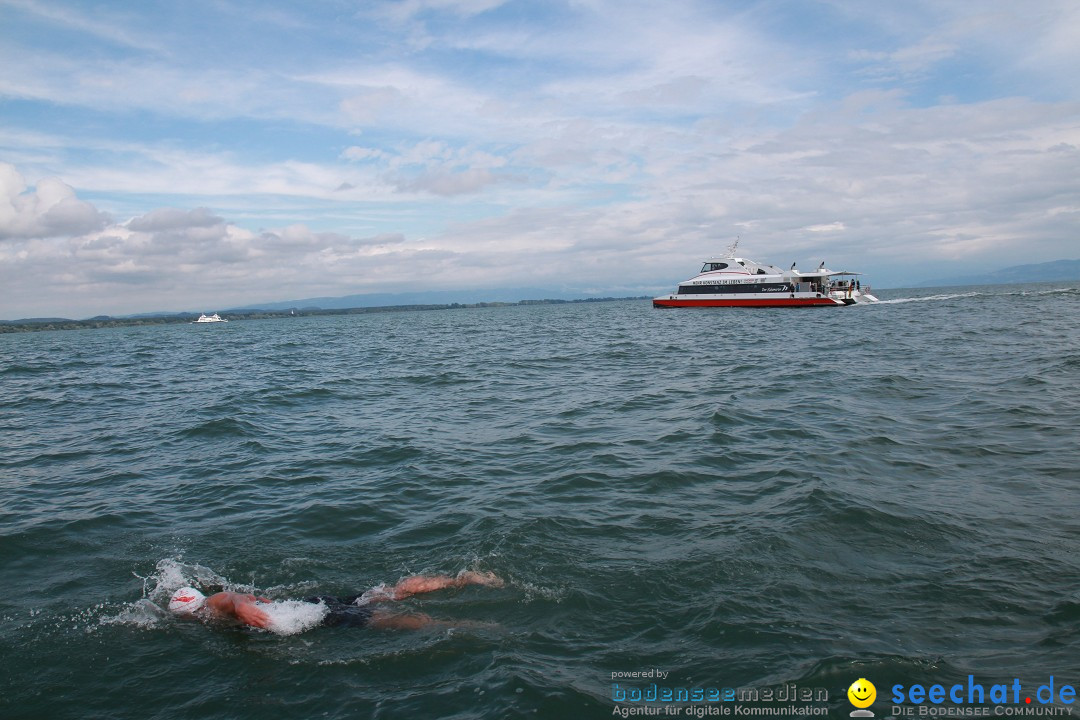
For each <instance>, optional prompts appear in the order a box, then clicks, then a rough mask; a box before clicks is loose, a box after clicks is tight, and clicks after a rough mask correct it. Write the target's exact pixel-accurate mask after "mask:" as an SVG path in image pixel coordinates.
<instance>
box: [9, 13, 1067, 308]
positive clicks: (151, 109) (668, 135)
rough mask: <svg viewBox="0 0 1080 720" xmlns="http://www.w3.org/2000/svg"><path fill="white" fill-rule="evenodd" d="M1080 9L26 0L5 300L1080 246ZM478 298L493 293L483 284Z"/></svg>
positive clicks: (955, 256)
mask: <svg viewBox="0 0 1080 720" xmlns="http://www.w3.org/2000/svg"><path fill="white" fill-rule="evenodd" d="M1078 38H1080V3H1077V2H1075V0H1032V1H1031V2H1025V3H1017V2H1015V0H980V1H979V2H968V1H964V2H954V1H950V0H905V1H904V2H863V1H861V0H821V1H818V2H815V1H814V0H760V1H756V2H755V1H750V0H711V1H706V0H664V2H656V1H655V0H644V1H642V2H638V1H637V0H550V1H547V0H528V1H522V0H395V1H393V2H389V1H379V0H363V1H355V2H345V1H343V0H342V1H339V2H335V1H333V0H330V1H327V2H319V3H293V2H274V1H273V0H259V1H258V2H254V1H252V2H246V1H234V0H192V1H191V2H175V1H169V2H164V1H161V2H158V1H148V2H139V3H101V2H92V3H91V2H85V3H84V2H74V1H73V2H52V1H49V0H0V318H8V319H11V318H19V317H35V316H37V317H40V316H64V317H88V316H91V315H95V314H99V313H107V314H125V313H137V312H143V311H157V310H195V311H202V310H206V311H210V310H215V309H219V308H225V307H230V306H236V305H239V304H244V303H254V302H260V301H271V300H288V299H296V298H304V297H312V296H324V295H344V294H352V293H366V292H402V291H416V290H426V289H465V288H468V289H478V290H483V289H492V288H505V287H540V288H552V289H558V290H566V291H584V292H596V293H600V294H604V295H611V294H651V293H659V292H661V291H667V290H670V289H671V287H672V286H673V284H674V283H675V282H676V281H678V280H680V279H685V278H686V277H688V276H689V275H692V274H693V272H694V271H695V270H696V269H697V268H698V267H700V261H701V260H702V259H704V258H705V257H706V256H708V255H711V254H714V253H717V252H719V251H722V250H723V249H725V248H726V247H727V246H728V245H729V244H730V242H731V241H732V240H733V239H734V238H735V237H736V236H741V238H742V240H741V244H740V249H741V250H742V251H743V252H744V254H746V255H747V256H750V257H754V258H757V259H760V260H764V261H769V262H774V263H776V264H779V265H787V264H790V262H792V261H796V260H797V261H799V263H800V264H801V265H805V266H816V265H817V263H818V262H820V261H821V260H827V261H828V264H829V266H830V267H833V268H840V267H847V268H850V269H857V270H862V271H864V272H866V273H868V277H869V280H870V282H871V283H872V284H875V285H878V286H893V287H896V286H903V285H904V284H905V283H914V282H918V281H921V280H926V279H931V278H935V277H942V276H949V275H958V274H966V273H969V272H975V271H982V270H987V269H995V268H998V267H1003V266H1008V265H1014V264H1020V263H1027V262H1045V261H1049V260H1057V259H1061V258H1076V257H1080V238H1078V226H1080V223H1078V219H1080V149H1078V148H1080V81H1078V80H1077V68H1080V41H1078ZM480 299H482V298H480Z"/></svg>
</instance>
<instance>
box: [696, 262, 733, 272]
mask: <svg viewBox="0 0 1080 720" xmlns="http://www.w3.org/2000/svg"><path fill="white" fill-rule="evenodd" d="M727 266H728V264H727V263H705V265H704V266H703V267H702V268H701V272H711V271H712V270H724V269H726V268H727Z"/></svg>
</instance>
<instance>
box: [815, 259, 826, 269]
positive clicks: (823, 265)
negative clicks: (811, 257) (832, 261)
mask: <svg viewBox="0 0 1080 720" xmlns="http://www.w3.org/2000/svg"><path fill="white" fill-rule="evenodd" d="M817 269H818V270H824V269H825V261H824V260H822V261H821V264H820V265H818V266H817Z"/></svg>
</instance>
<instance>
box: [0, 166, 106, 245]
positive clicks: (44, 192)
mask: <svg viewBox="0 0 1080 720" xmlns="http://www.w3.org/2000/svg"><path fill="white" fill-rule="evenodd" d="M105 222H106V217H105V216H104V215H103V214H102V213H99V212H98V211H97V210H96V209H95V208H94V207H93V206H92V205H90V204H89V203H85V202H82V201H81V200H79V199H78V198H76V197H75V191H74V190H73V189H72V188H71V187H70V186H69V185H66V184H65V183H63V182H61V181H60V180H58V179H56V178H46V179H44V180H41V181H39V182H38V184H37V187H36V188H34V190H33V191H29V192H28V191H27V188H26V181H25V180H24V178H23V176H22V175H21V174H20V173H19V172H18V170H16V169H15V167H14V166H13V165H9V164H8V163H0V240H7V239H12V238H34V237H59V236H62V235H75V234H80V233H84V232H88V231H91V230H96V229H98V228H100V227H102V226H103V225H104V223H105Z"/></svg>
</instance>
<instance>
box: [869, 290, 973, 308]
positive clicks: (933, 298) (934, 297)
mask: <svg viewBox="0 0 1080 720" xmlns="http://www.w3.org/2000/svg"><path fill="white" fill-rule="evenodd" d="M983 294H985V293H980V292H976V291H971V292H966V293H948V294H943V295H926V296H924V297H909V298H893V299H891V300H879V301H878V302H876V303H873V304H874V305H900V304H903V303H912V302H939V301H941V300H956V299H957V298H969V297H976V296H978V295H983Z"/></svg>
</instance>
